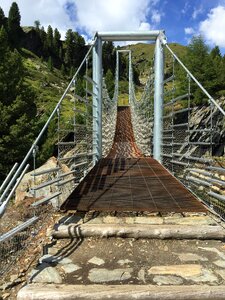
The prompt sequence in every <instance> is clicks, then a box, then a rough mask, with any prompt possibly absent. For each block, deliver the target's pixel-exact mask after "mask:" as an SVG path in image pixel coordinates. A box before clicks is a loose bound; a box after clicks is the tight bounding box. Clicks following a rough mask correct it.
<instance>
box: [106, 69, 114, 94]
mask: <svg viewBox="0 0 225 300" xmlns="http://www.w3.org/2000/svg"><path fill="white" fill-rule="evenodd" d="M105 84H106V87H107V90H108V93H109V97H110V98H111V99H112V98H113V94H114V77H113V73H112V71H111V70H110V69H108V71H107V72H106V76H105Z"/></svg>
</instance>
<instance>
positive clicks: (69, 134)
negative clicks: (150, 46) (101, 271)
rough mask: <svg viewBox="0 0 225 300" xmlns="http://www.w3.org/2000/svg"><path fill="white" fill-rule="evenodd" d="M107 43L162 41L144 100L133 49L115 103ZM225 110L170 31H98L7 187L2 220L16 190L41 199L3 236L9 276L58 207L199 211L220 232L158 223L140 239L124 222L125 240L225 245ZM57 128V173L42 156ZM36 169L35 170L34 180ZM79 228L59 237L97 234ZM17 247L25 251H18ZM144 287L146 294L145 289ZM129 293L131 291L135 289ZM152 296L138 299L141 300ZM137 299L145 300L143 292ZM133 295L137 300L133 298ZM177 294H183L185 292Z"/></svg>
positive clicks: (213, 291) (102, 230) (215, 290)
mask: <svg viewBox="0 0 225 300" xmlns="http://www.w3.org/2000/svg"><path fill="white" fill-rule="evenodd" d="M104 41H150V42H152V43H155V53H154V58H153V60H152V66H151V68H150V69H149V76H148V79H147V81H146V85H145V87H144V90H143V94H142V96H141V98H137V97H136V93H135V84H134V81H133V69H132V52H131V50H117V52H116V70H115V90H114V96H113V97H112V99H111V98H110V97H109V94H108V91H107V87H106V84H105V81H104V78H103V75H102V74H103V72H102V67H103V66H102V43H103V42H104ZM120 55H126V57H127V58H128V62H129V79H128V80H129V93H128V94H129V97H128V99H127V102H128V105H126V106H118V97H119V64H120ZM165 55H167V57H168V61H169V64H170V70H171V71H170V74H169V75H168V72H167V73H166V72H165V71H166V67H165ZM178 71H179V72H183V74H184V76H183V77H184V78H186V79H185V83H184V85H183V88H182V89H179V84H180V82H179V80H178V78H177V73H178ZM165 73H166V76H165ZM80 76H83V80H84V81H85V95H79V94H77V89H76V84H77V79H78V77H80ZM192 89H199V90H200V91H201V93H202V97H203V98H204V99H206V100H207V101H206V102H205V104H204V105H203V106H201V107H196V106H194V104H193V103H194V99H193V94H192ZM181 90H182V92H181ZM223 108H224V100H215V99H214V98H213V97H212V96H211V95H209V94H208V92H207V91H206V90H205V89H204V87H203V86H202V85H201V83H200V82H198V80H197V78H195V77H194V76H193V74H192V73H191V72H190V71H189V70H188V69H187V68H186V66H185V65H184V64H183V63H182V61H181V60H180V59H179V58H178V57H177V56H176V54H175V53H174V52H173V51H172V49H171V48H170V46H169V45H168V43H167V39H166V36H165V33H164V31H147V32H98V33H96V35H95V37H94V40H93V43H92V45H91V46H90V48H89V51H88V52H87V55H86V56H85V58H84V60H83V61H82V63H81V65H80V67H79V68H78V70H77V72H76V74H75V75H74V77H73V78H72V80H71V82H70V83H69V85H68V87H67V89H66V90H65V92H64V94H63V96H62V98H61V99H60V100H59V102H58V103H57V105H56V106H55V108H54V110H53V112H52V113H51V115H50V117H49V119H48V121H47V122H46V124H45V125H44V127H43V129H42V131H41V132H40V134H39V135H38V137H37V139H36V140H35V142H34V143H33V145H32V147H31V148H30V150H29V151H28V153H27V155H26V157H25V158H24V160H23V161H22V163H21V164H20V165H19V164H18V163H16V164H15V165H14V167H13V168H12V170H11V171H10V173H9V175H8V176H7V178H6V180H5V181H4V182H3V184H2V186H1V189H0V191H1V198H0V201H1V206H0V215H1V217H2V219H4V217H5V216H6V215H7V210H8V206H9V202H10V200H11V199H12V198H13V197H14V195H15V192H18V190H19V192H20V193H21V192H22V193H23V194H24V195H25V196H26V197H29V199H32V201H31V202H32V204H31V205H30V207H29V213H28V214H27V215H26V217H25V218H24V216H21V220H19V221H20V224H19V226H15V227H14V228H11V230H9V231H8V232H4V233H3V234H2V235H1V236H0V246H1V249H2V253H3V254H2V258H1V264H2V266H3V268H4V269H5V270H9V269H10V267H11V266H12V264H13V262H14V261H15V259H17V257H18V255H19V254H18V253H20V252H21V251H22V249H23V248H26V247H28V245H29V243H30V242H31V241H32V237H31V232H33V231H34V230H36V229H35V228H36V227H37V224H40V222H43V221H44V220H43V216H44V214H43V212H45V213H46V209H49V213H52V208H49V207H50V206H49V203H52V205H53V206H54V207H55V209H59V208H60V209H61V210H63V211H66V212H67V211H69V212H70V213H71V212H73V213H74V214H76V213H77V212H78V213H79V212H83V213H86V214H88V213H90V212H91V213H93V212H94V213H96V212H97V213H108V214H110V213H114V214H116V213H117V212H118V213H125V214H126V216H130V215H132V214H134V213H136V214H138V213H146V214H147V215H151V214H153V215H154V214H159V215H160V216H163V215H165V214H180V215H182V216H183V217H184V216H185V213H186V214H188V213H189V214H196V215H198V214H199V215H198V216H205V218H206V219H205V220H207V217H208V215H209V214H210V215H213V216H215V218H216V219H217V220H220V221H218V222H216V223H213V226H211V225H212V224H211V223H210V222H209V223H210V224H207V222H206V221H204V222H206V223H204V222H203V223H202V224H201V218H200V219H199V220H200V221H199V226H197V227H196V225H194V226H191V227H188V229H187V228H186V227H185V228H183V229H182V228H180V225H174V227H173V228H172V229H171V227H170V226H169V225H165V224H164V225H163V226H164V227H162V228H161V227H160V226H158V225H156V224H155V223H154V221H153V223H152V224H153V225H152V226H153V227H151V225H149V223H147V224H145V223H143V224H141V223H140V224H139V225H138V226H139V227H138V233H137V231H135V230H137V229H135V230H134V227H132V225H131V224H125V223H123V224H122V225H121V226H122V227H121V228H123V232H122V233H121V228H118V226H119V225H118V224H117V225H116V226H115V227H116V232H117V233H115V235H117V236H122V237H123V236H126V235H128V237H140V238H141V237H142V235H141V234H143V235H144V236H145V237H147V238H151V237H153V238H161V237H163V238H165V237H166V238H182V237H181V236H182V232H186V234H187V231H188V234H187V238H191V239H204V238H206V239H207V238H208V239H215V240H218V239H222V238H224V237H225V230H224V228H223V226H222V225H221V223H219V222H222V223H223V220H224V217H225V202H224V201H225V191H224V187H225V181H224V173H225V168H224V162H223V160H222V159H221V158H222V157H223V155H224V133H223V132H224V116H225V111H224V109H223ZM49 126H55V133H56V137H55V141H56V145H57V159H56V162H55V165H54V166H51V167H50V168H48V167H46V166H44V167H37V162H38V159H39V155H40V154H39V151H38V145H39V143H40V142H41V139H42V137H43V135H44V134H45V133H46V131H47V130H48V128H49ZM29 168H31V170H32V171H31V172H29V173H28V174H26V173H27V172H28V170H29ZM25 174H26V175H25ZM24 176H27V178H28V179H29V180H28V183H27V185H26V186H25V187H24V184H22V183H23V180H24ZM51 207H52V206H51ZM129 214H130V215H129ZM155 220H156V219H155ZM196 220H198V219H196ZM160 222H161V221H160ZM162 222H164V221H162ZM160 224H161V223H160ZM114 225H115V224H114ZM147 225H148V226H147ZM192 225H193V224H192ZM206 225H209V226H208V227H207V226H206ZM73 226H75V227H73ZM95 226H96V227H95V229H96V230H97V232H98V233H96V234H95V235H94V236H105V235H106V236H111V235H112V236H113V233H111V235H110V232H112V231H113V229H112V228H108V227H107V226H108V224H101V225H99V224H95ZM99 226H100V227H99ZM146 226H147V227H146ZM154 226H155V227H154ZM204 226H205V227H204ZM78 227H79V226H78V225H74V224H72V225H71V224H70V226H69V227H66V228H63V230H62V232H61V233H60V230H59V232H58V233H57V232H55V233H54V234H53V236H54V237H64V238H65V237H74V238H75V237H76V238H78V237H81V236H82V237H90V236H92V235H91V234H90V232H91V229H90V228H89V229H90V230H89V229H87V227H85V226H84V227H82V226H81V227H80V228H78ZM181 227H182V226H181ZM71 228H72V229H71ZM77 228H78V229H77ZM168 228H169V232H168ZM178 228H179V229H178ZM126 230H127V231H126ZM132 230H134V231H132ZM145 230H147V231H148V233H146V231H145ZM182 230H183V231H182ZM106 232H107V233H106ZM180 232H181V233H180ZM139 234H140V236H139ZM15 241H17V243H18V244H19V245H20V246H19V247H17V248H20V249H15ZM215 247H216V246H215ZM215 249H216V248H215ZM217 250H218V249H217ZM217 250H216V251H217ZM218 251H219V250H218ZM223 255H224V254H223ZM224 263H225V262H224ZM180 268H182V267H180ZM187 268H188V267H187ZM2 274H4V271H2ZM168 274H169V273H168ZM96 276H97V275H96ZM121 276H122V275H121ZM221 278H223V280H222V279H220V284H218V285H216V284H214V287H210V284H209V285H208V286H206V287H205V290H204V291H202V290H201V288H200V287H199V286H198V287H193V290H192V289H191V290H190V288H189V287H188V288H187V289H186V290H185V293H186V295H187V298H182V292H181V293H180V292H179V293H180V294H179V293H178V294H179V295H178V294H177V295H178V296H177V299H224V292H222V291H223V290H224V286H223V284H224V282H223V281H224V280H225V279H224V277H222V275H221ZM109 281H110V280H109ZM215 281H216V280H215ZM202 282H207V280H205V281H204V280H203V281H202ZM42 288H43V290H41V291H43V292H42V294H41V292H40V293H39V294H38V292H37V290H35V292H33V291H32V286H31V287H29V286H28V288H25V289H24V290H22V292H21V294H20V296H19V299H50V298H43V297H44V295H45V293H46V287H42ZM117 288H118V286H117ZM135 288H136V289H137V290H138V291H139V288H138V287H137V285H136V286H135ZM170 288H171V287H170ZM57 289H58V290H57V292H56V291H55V292H54V293H55V294H54V296H53V294H51V296H49V297H53V298H51V299H56V298H54V297H60V296H59V294H60V291H59V287H58V288H57ZM184 289H185V288H184ZM78 290H79V288H78ZM112 290H113V288H110V291H109V294H110V293H112V294H113V293H114V292H113V291H112ZM200 290H201V293H202V294H201V296H199V291H200ZM63 291H64V292H65V290H63ZM79 291H80V290H79ZM128 291H129V293H131V290H130V288H128ZM152 291H153V292H152V293H153V294H154V295H156V297H157V295H159V294H157V293H158V292H157V291H156V290H155V289H154V288H153V290H152ZM178 291H180V290H179V288H178ZM70 292H71V291H70ZM70 292H68V297H72V296H71V295H72V294H73V293H72V292H71V293H72V294H71V293H70ZM73 292H74V291H73ZM92 292H93V293H94V290H93V291H92ZM92 292H91V291H89V293H90V294H88V292H87V295H88V296H87V295H86V296H85V297H89V299H92V297H93V299H103V298H104V297H106V294H107V292H106V294H104V293H103V294H104V295H103V296H102V297H103V298H94V296H93V294H92ZM123 292H124V291H121V290H120V289H119V288H118V293H117V296H118V297H119V298H115V297H116V296H115V295H114V294H113V295H114V296H110V297H111V298H110V299H127V298H123V297H128V296H124V294H123ZM142 292H143V291H142V290H140V291H139V292H137V295H138V296H137V297H140V295H141V293H142ZM192 292H193V294H191V293H192ZM65 293H67V292H65ZM132 293H133V294H134V296H135V295H136V294H135V293H134V290H132ZM132 293H131V294H130V297H131V298H129V299H133V298H132V297H133V296H132V295H133V294H132ZM146 293H149V294H148V295H147V294H146ZM146 293H145V294H144V297H145V298H140V299H156V298H154V297H153V296H152V294H151V289H150V292H149V290H148V291H147V292H146ZM174 293H177V290H176V288H174ZM78 294H79V293H78ZM78 294H77V295H78ZM167 294H168V290H166V289H165V291H162V294H161V297H162V298H160V299H174V298H165V297H166V295H167ZM90 295H92V296H90ZM110 295H111V294H110ZM193 295H198V297H199V298H191V297H195V296H193ZM212 295H213V296H212ZM206 296H207V297H208V298H206ZM211 296H212V297H211ZM31 297H32V298H31ZM46 297H47V296H46ZM61 297H62V295H61ZM66 297H67V296H65V298H63V299H78V298H79V297H80V298H79V299H87V298H85V297H84V296H81V294H79V295H78V296H74V298H68V297H67V298H66ZM76 297H78V298H76ZM82 297H83V298H82ZM99 297H100V296H99ZM113 297H114V298H113ZM135 297H136V296H135ZM151 297H153V298H151ZM163 297H164V298H163ZM171 297H174V294H173V295H172V296H171ZM188 297H189V298H188ZM196 297H197V296H196ZM210 297H211V298H210ZM57 299H61V298H57ZM104 299H105V298H104ZM135 299H136V298H135ZM137 299H139V298H137Z"/></svg>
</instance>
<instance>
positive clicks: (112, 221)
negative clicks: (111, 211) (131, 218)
mask: <svg viewBox="0 0 225 300" xmlns="http://www.w3.org/2000/svg"><path fill="white" fill-rule="evenodd" d="M103 223H106V224H120V223H123V222H122V219H121V218H117V217H112V216H107V217H104V218H103Z"/></svg>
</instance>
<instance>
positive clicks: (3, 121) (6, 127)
mask: <svg viewBox="0 0 225 300" xmlns="http://www.w3.org/2000/svg"><path fill="white" fill-rule="evenodd" d="M24 74H25V71H24V67H23V63H22V58H21V56H20V54H19V53H18V51H17V50H14V51H11V50H10V48H9V46H8V41H7V34H6V32H5V29H4V28H3V27H2V28H1V30H0V128H1V132H0V157H1V162H0V180H1V179H2V178H4V176H5V175H6V173H7V171H8V170H9V169H10V168H11V167H12V165H13V164H14V163H15V161H18V162H19V161H21V160H22V159H23V157H24V155H25V153H26V152H27V150H28V149H29V147H30V145H31V143H32V141H33V137H34V136H33V133H34V132H33V128H34V121H33V120H34V118H35V116H36V105H35V96H34V93H33V91H32V90H31V88H30V87H28V86H27V85H26V83H25V80H24Z"/></svg>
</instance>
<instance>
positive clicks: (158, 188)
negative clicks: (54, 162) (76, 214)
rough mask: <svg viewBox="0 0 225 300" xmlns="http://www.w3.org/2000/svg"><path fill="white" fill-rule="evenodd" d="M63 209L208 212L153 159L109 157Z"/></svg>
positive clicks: (100, 162)
mask: <svg viewBox="0 0 225 300" xmlns="http://www.w3.org/2000/svg"><path fill="white" fill-rule="evenodd" d="M62 208H63V209H67V210H81V211H89V210H95V211H108V212H110V211H149V212H205V211H206V209H205V207H204V206H203V205H202V204H201V203H200V202H199V201H198V200H197V199H196V198H195V197H194V196H193V195H192V194H191V193H190V192H189V191H188V190H187V189H186V188H185V187H184V186H183V185H182V184H181V183H180V182H179V181H177V180H176V179H175V178H174V177H173V176H172V175H171V174H170V173H169V172H168V171H167V170H166V169H165V168H164V167H163V166H162V165H161V164H159V163H158V162H157V161H156V160H154V159H152V158H116V159H110V158H105V159H102V160H101V161H99V163H98V164H97V165H96V166H95V167H94V168H93V169H92V171H91V172H90V173H89V174H88V175H87V176H86V178H85V179H84V180H83V181H82V182H81V183H80V185H79V186H78V187H77V188H76V189H75V191H74V192H73V193H72V194H71V195H70V197H69V198H68V200H67V201H66V202H65V203H64V204H63V206H62Z"/></svg>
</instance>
